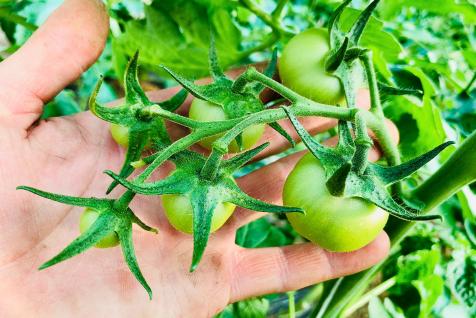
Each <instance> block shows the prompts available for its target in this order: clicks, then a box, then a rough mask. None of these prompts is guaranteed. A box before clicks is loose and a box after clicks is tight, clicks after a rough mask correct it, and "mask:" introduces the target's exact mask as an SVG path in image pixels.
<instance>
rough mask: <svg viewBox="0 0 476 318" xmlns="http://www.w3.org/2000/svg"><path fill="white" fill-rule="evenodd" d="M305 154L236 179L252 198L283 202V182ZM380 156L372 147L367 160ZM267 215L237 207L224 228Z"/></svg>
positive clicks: (333, 142) (328, 142) (333, 141)
mask: <svg viewBox="0 0 476 318" xmlns="http://www.w3.org/2000/svg"><path fill="white" fill-rule="evenodd" d="M324 144H325V145H326V146H334V145H336V144H337V138H336V137H333V138H330V139H328V140H326V141H325V142H324ZM304 154H305V151H301V152H299V153H296V154H293V155H290V156H287V157H285V158H282V159H280V160H278V161H276V162H274V163H272V164H270V165H268V166H265V167H263V168H261V169H259V170H257V171H255V172H253V173H251V174H248V175H246V176H244V177H242V178H240V179H238V184H239V186H240V188H241V189H243V191H245V192H246V193H248V194H249V195H251V196H252V197H254V198H257V199H260V200H263V201H266V202H269V203H273V204H279V205H281V204H283V202H282V192H283V187H284V182H285V181H286V179H287V177H288V175H289V173H290V172H291V170H292V169H293V167H294V166H295V165H296V163H297V161H298V160H299V159H300V158H301V157H302V156H303V155H304ZM378 158H380V151H379V150H378V149H376V148H372V150H371V151H370V153H369V160H370V161H376V160H378ZM265 215H267V213H264V212H255V211H250V210H248V209H245V208H240V207H237V209H236V211H235V212H234V213H233V215H232V217H231V218H230V220H229V221H228V222H227V223H226V225H225V228H227V229H229V230H231V231H236V229H237V228H240V227H241V226H243V225H245V224H248V223H250V222H252V221H254V220H257V219H259V218H260V217H263V216H265Z"/></svg>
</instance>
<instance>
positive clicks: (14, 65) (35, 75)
mask: <svg viewBox="0 0 476 318" xmlns="http://www.w3.org/2000/svg"><path fill="white" fill-rule="evenodd" d="M107 34H108V16H107V13H106V11H105V9H104V6H103V4H102V3H101V1H99V0H67V1H65V2H64V4H63V5H61V6H60V7H59V8H58V9H57V10H56V11H55V12H53V14H51V16H50V17H49V18H48V20H47V21H46V22H45V23H44V24H43V25H42V26H41V27H40V28H39V29H38V30H37V31H36V32H35V33H34V34H33V35H32V36H31V38H30V39H29V40H28V42H26V43H25V45H23V46H22V47H21V48H20V49H19V50H18V51H17V52H16V53H14V54H13V55H11V56H10V57H8V58H7V59H6V60H5V61H4V62H2V63H0V116H2V117H5V116H15V117H16V118H18V119H19V122H20V123H21V125H23V128H26V127H29V126H30V125H31V124H32V123H33V121H35V120H36V119H37V118H38V117H39V116H40V115H41V112H42V107H43V104H44V103H45V102H47V101H49V100H50V99H51V98H52V97H54V96H55V95H56V94H57V93H58V92H60V91H61V90H62V89H63V88H64V87H65V86H66V85H67V84H69V83H71V82H72V81H73V80H75V79H76V78H78V77H79V76H80V75H81V74H82V73H83V72H84V71H85V70H86V69H87V68H88V67H89V66H90V65H91V64H92V63H93V62H94V61H95V60H96V59H97V58H98V56H99V55H100V53H101V52H102V50H103V48H104V44H105V41H106V38H107ZM13 92H14V93H13ZM19 117H20V118H19Z"/></svg>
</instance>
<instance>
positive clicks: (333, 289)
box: [310, 277, 344, 318]
mask: <svg viewBox="0 0 476 318" xmlns="http://www.w3.org/2000/svg"><path fill="white" fill-rule="evenodd" d="M343 280H344V277H341V278H338V279H337V280H336V281H335V282H334V284H333V285H332V286H330V290H329V292H328V293H327V297H326V298H325V299H324V301H323V302H322V305H321V306H319V308H314V311H313V312H312V313H311V316H310V317H314V318H322V317H324V314H325V313H326V312H327V308H328V307H329V305H330V304H331V302H332V300H333V298H334V296H335V295H336V293H337V290H338V289H339V287H340V285H341V283H342V281H343Z"/></svg>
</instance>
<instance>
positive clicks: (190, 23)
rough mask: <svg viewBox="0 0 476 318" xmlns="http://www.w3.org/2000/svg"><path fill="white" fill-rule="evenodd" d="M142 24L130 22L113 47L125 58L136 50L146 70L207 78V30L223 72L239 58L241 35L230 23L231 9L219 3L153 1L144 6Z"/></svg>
mask: <svg viewBox="0 0 476 318" xmlns="http://www.w3.org/2000/svg"><path fill="white" fill-rule="evenodd" d="M144 12H145V21H138V20H130V21H128V22H126V23H125V24H124V32H123V33H122V34H120V35H119V36H117V37H116V38H114V42H115V43H114V45H115V47H116V48H117V49H120V50H122V51H123V52H125V54H127V55H132V54H133V53H134V52H135V51H136V50H137V49H139V50H140V51H141V61H142V63H145V64H147V65H149V66H157V65H166V66H168V67H170V68H173V69H174V70H176V71H177V72H180V73H181V74H184V75H186V76H194V77H195V76H196V77H198V76H205V75H207V74H208V70H209V67H208V66H209V65H208V59H207V56H208V47H209V43H210V40H209V34H210V27H211V28H212V30H213V31H214V33H215V34H216V35H217V36H216V38H215V42H216V46H217V50H218V56H219V58H220V61H221V62H222V66H224V67H225V68H226V67H228V66H230V65H232V64H234V63H236V61H237V60H238V59H239V58H240V55H239V51H238V49H239V45H240V42H241V35H240V32H239V31H238V29H237V28H236V26H235V25H234V23H233V18H232V16H231V14H232V13H231V9H230V7H229V6H227V5H225V6H224V5H223V3H220V4H216V5H211V4H208V5H206V4H203V3H200V2H198V1H188V0H177V1H155V2H153V4H152V5H150V6H145V11H144Z"/></svg>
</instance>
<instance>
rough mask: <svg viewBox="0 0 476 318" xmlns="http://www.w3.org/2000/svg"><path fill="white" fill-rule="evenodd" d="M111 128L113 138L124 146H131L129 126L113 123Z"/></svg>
mask: <svg viewBox="0 0 476 318" xmlns="http://www.w3.org/2000/svg"><path fill="white" fill-rule="evenodd" d="M109 129H110V131H111V136H112V139H114V141H115V142H116V143H117V144H118V145H120V146H122V147H124V148H127V147H128V146H129V128H127V127H124V126H121V125H117V124H111V125H110V126H109Z"/></svg>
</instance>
